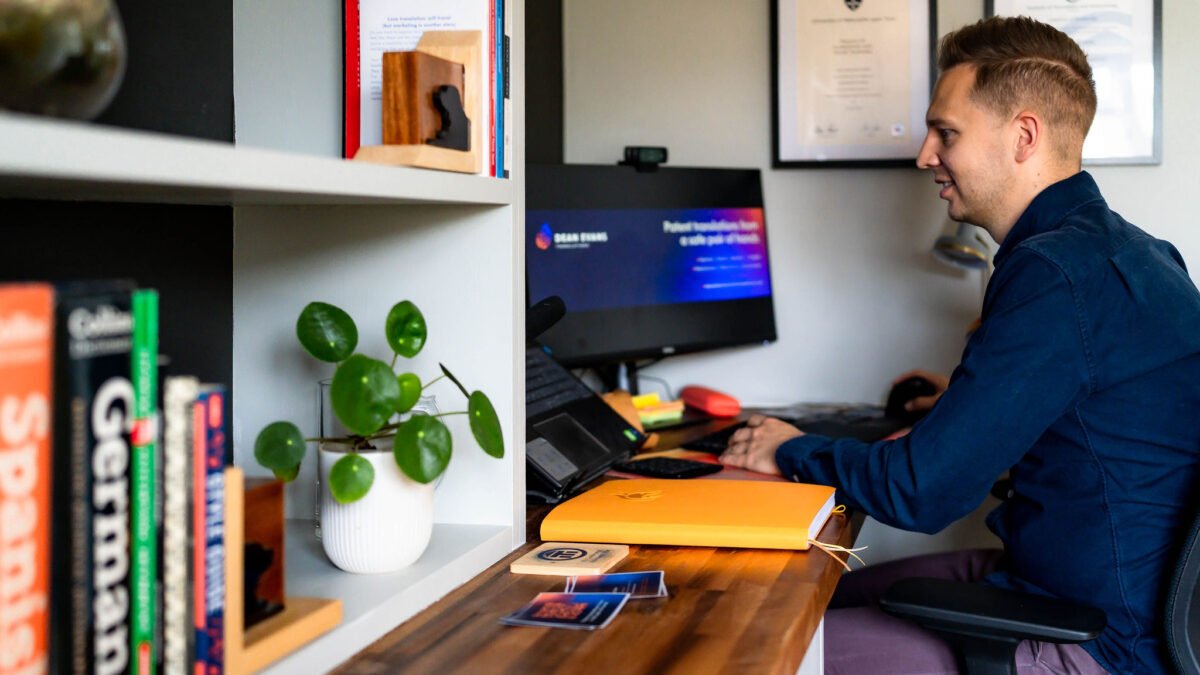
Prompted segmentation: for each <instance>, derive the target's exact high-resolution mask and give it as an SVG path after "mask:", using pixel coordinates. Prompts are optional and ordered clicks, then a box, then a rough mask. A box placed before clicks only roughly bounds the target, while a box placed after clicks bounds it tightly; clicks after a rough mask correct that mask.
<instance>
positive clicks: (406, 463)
mask: <svg viewBox="0 0 1200 675" xmlns="http://www.w3.org/2000/svg"><path fill="white" fill-rule="evenodd" d="M384 330H385V332H386V335H387V344H388V346H389V347H390V348H391V351H392V357H391V361H390V363H389V362H387V361H382V360H379V359H374V358H371V357H369V356H366V355H364V354H358V353H355V348H356V347H357V346H358V327H357V326H356V325H355V323H354V320H353V319H352V318H351V317H350V315H349V314H347V313H346V312H345V311H343V310H342V309H340V308H338V307H335V306H334V305H330V304H327V303H323V302H312V303H309V304H308V306H306V307H305V308H304V310H303V311H302V312H300V317H299V318H298V319H297V320H296V337H297V338H298V339H299V340H300V344H301V345H302V346H303V347H304V349H305V351H307V352H308V353H309V354H310V355H312V356H313V357H314V358H317V359H319V360H321V361H325V362H328V363H333V364H336V370H335V372H334V375H333V379H332V381H331V382H330V384H329V388H328V399H329V401H328V403H329V404H330V405H331V406H332V409H333V412H334V415H335V416H336V417H337V419H338V421H339V422H340V423H341V424H342V426H343V427H344V429H345V431H346V434H345V435H338V436H330V437H325V438H305V437H304V435H303V434H302V433H300V429H299V428H298V427H297V426H296V425H295V424H293V423H291V422H286V421H280V422H273V423H271V424H268V425H267V426H266V427H264V428H263V429H262V431H261V432H259V434H258V438H257V439H256V440H255V442H254V457H255V459H256V460H257V461H258V463H259V464H261V465H262V466H264V467H266V468H268V469H270V470H271V471H272V472H273V473H274V474H275V476H276V477H278V478H280V479H281V480H284V481H291V480H293V479H295V477H296V475H297V474H298V473H299V471H300V464H301V462H302V461H303V459H304V456H305V454H306V449H307V444H308V443H317V444H318V452H319V456H320V464H321V466H320V474H321V484H322V486H323V489H322V491H321V492H322V496H321V532H322V536H321V541H322V544H323V546H324V548H325V553H326V555H328V556H329V559H330V560H331V561H332V562H333V563H334V564H335V565H337V566H338V567H340V568H342V569H344V570H346V571H350V572H363V573H366V572H389V571H395V570H397V569H401V568H403V567H405V566H407V565H409V564H411V563H413V562H415V561H416V560H417V558H419V557H420V556H421V553H422V552H424V550H425V547H426V546H428V544H429V538H430V535H431V534H432V531H433V485H432V483H433V481H435V480H436V479H437V478H438V477H439V476H440V475H442V472H444V471H445V470H446V466H447V465H448V464H449V463H450V456H451V450H452V438H451V434H450V430H449V429H448V428H447V427H446V425H445V424H444V423H443V422H442V421H441V419H440V418H441V417H444V416H446V415H461V414H466V415H467V416H468V418H469V420H470V428H471V434H472V435H473V436H474V437H475V441H476V442H477V443H478V444H479V447H481V448H482V449H483V451H484V452H485V453H487V454H488V455H491V456H492V457H497V458H500V457H503V456H504V439H503V436H502V435H501V432H500V420H499V418H498V417H497V416H496V411H495V408H493V407H492V403H491V401H490V400H489V399H488V397H487V395H486V394H484V393H483V392H481V391H471V392H468V391H467V388H466V387H464V386H463V385H462V383H461V382H460V381H459V380H458V378H456V377H455V376H454V375H453V374H451V373H450V371H449V370H448V369H447V368H446V367H445V366H443V365H441V364H439V366H440V367H441V370H442V375H441V376H439V377H437V378H435V379H433V380H431V381H429V382H426V383H425V384H422V383H421V379H420V378H419V377H417V375H415V374H413V373H411V372H401V373H397V372H396V370H395V368H396V362H397V360H399V358H400V357H404V358H406V359H411V358H413V357H414V356H416V355H417V354H418V353H420V351H421V349H422V348H423V347H424V346H425V340H426V337H427V327H426V323H425V317H424V315H423V314H422V313H421V311H420V310H419V309H418V308H417V306H416V305H414V304H413V303H412V302H409V301H407V300H405V301H403V302H399V303H397V304H396V305H395V306H394V307H392V309H391V311H389V312H388V315H387V319H386V321H385V323H384ZM443 377H444V378H448V379H449V380H450V381H451V382H453V383H454V384H455V385H457V387H458V389H459V390H460V391H461V392H462V394H463V396H464V397H466V399H467V409H466V411H459V412H448V413H437V414H431V415H430V414H413V415H409V416H407V418H402V417H401V416H403V415H405V414H406V413H408V412H409V411H410V410H412V408H413V406H414V404H416V402H417V400H418V399H419V398H420V397H421V393H422V392H423V391H424V390H425V389H426V388H428V387H429V386H430V385H432V384H433V383H434V382H436V381H438V380H441V379H442V378H443Z"/></svg>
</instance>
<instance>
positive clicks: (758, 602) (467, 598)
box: [337, 507, 853, 675]
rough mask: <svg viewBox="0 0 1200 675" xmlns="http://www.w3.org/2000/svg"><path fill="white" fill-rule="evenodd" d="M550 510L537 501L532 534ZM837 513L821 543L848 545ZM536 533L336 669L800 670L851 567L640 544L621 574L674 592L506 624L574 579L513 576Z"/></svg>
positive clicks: (805, 557)
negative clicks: (613, 611) (652, 575)
mask: <svg viewBox="0 0 1200 675" xmlns="http://www.w3.org/2000/svg"><path fill="white" fill-rule="evenodd" d="M545 512H546V509H545V508H544V507H543V508H540V509H537V508H531V513H530V523H529V524H530V526H531V527H530V529H529V532H530V533H536V532H537V525H539V524H540V521H541V518H542V517H544V515H545ZM852 529H853V528H852V526H851V522H850V519H849V518H847V517H846V516H844V515H840V514H836V515H834V516H833V517H832V518H831V519H830V521H829V523H828V524H827V525H826V526H825V528H824V529H823V530H822V531H821V535H820V537H819V539H820V540H821V541H823V542H828V543H833V544H839V545H842V546H848V545H849V544H850V542H851V541H852V539H853V537H852ZM540 543H541V541H540V540H537V539H536V537H531V541H530V542H529V543H528V544H527V545H526V546H523V547H522V548H520V549H519V550H517V551H514V552H513V553H512V554H511V555H509V556H508V557H506V558H505V559H503V560H501V561H500V562H498V563H496V564H495V565H493V566H492V567H490V568H489V569H488V570H486V571H485V572H483V573H482V574H480V575H479V576H477V577H476V578H474V579H472V580H471V581H470V582H468V583H467V584H465V585H464V586H462V587H460V588H459V589H457V590H455V591H454V592H452V593H450V594H449V595H447V596H446V597H444V598H442V599H441V600H440V601H438V602H437V603H435V604H434V605H432V606H431V607H429V608H427V609H426V610H425V611H423V612H421V613H420V614H418V615H417V616H415V617H413V618H412V619H410V620H409V621H407V622H405V623H404V624H401V625H400V626H399V627H397V628H396V629H395V630H393V631H392V632H391V633H389V634H387V635H386V636H384V637H383V638H381V639H380V640H379V641H377V642H375V643H374V644H372V645H371V646H370V647H368V648H367V649H365V650H363V651H362V652H360V653H359V654H358V655H357V656H355V657H354V658H353V659H351V660H350V661H348V662H347V663H345V664H343V665H342V667H341V668H340V669H339V670H338V671H337V672H338V673H395V672H406V673H408V672H411V673H622V674H626V673H629V674H633V673H788V674H789V675H790V674H791V673H794V672H796V669H797V668H798V667H799V665H800V661H801V659H802V657H803V656H804V651H805V648H806V647H807V645H808V642H809V640H810V639H811V637H812V635H813V632H814V631H815V630H816V627H817V623H818V622H819V621H820V619H821V616H822V614H823V613H824V611H825V606H826V605H827V604H828V603H829V598H830V597H831V596H832V594H833V589H834V587H835V585H836V584H837V579H838V577H839V576H840V575H841V573H842V568H841V566H840V565H838V564H837V563H836V562H834V561H833V560H832V559H831V558H830V557H829V556H828V555H826V554H825V553H823V552H821V551H818V550H816V549H812V550H810V551H773V550H760V549H729V548H697V547H674V546H632V547H630V553H629V556H628V557H627V558H626V559H625V560H623V561H622V562H621V563H620V564H618V565H617V566H616V568H614V569H613V570H612V571H613V572H629V571H639V570H659V569H661V570H663V571H664V573H665V578H666V583H667V588H668V590H669V592H670V596H669V597H667V598H661V599H647V600H630V601H629V602H628V603H626V605H625V607H624V608H623V609H622V610H621V613H620V614H618V615H617V617H616V618H615V619H613V621H612V623H611V624H609V625H608V626H607V627H606V628H602V629H600V630H595V631H578V630H566V629H562V628H541V627H528V626H506V625H503V624H501V623H500V622H499V619H500V617H501V616H503V615H505V614H508V613H510V612H513V611H515V610H517V609H519V608H520V607H521V606H523V605H524V604H525V603H527V602H529V601H530V600H532V599H533V597H534V596H535V595H537V594H538V593H539V592H543V591H561V590H562V588H563V582H564V577H552V576H533V575H521V574H511V573H509V571H508V565H509V563H510V562H512V561H513V560H515V559H516V558H518V557H520V556H521V555H522V554H524V553H525V552H526V551H528V550H529V549H531V548H533V547H534V546H536V545H538V544H540Z"/></svg>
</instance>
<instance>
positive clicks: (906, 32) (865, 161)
mask: <svg viewBox="0 0 1200 675" xmlns="http://www.w3.org/2000/svg"><path fill="white" fill-rule="evenodd" d="M936 18H937V11H936V5H935V0H772V1H771V76H772V90H771V98H772V102H771V103H772V105H771V109H772V136H773V162H772V163H773V165H774V166H775V167H820V166H835V165H836V166H909V167H911V166H915V164H916V158H917V152H918V151H919V150H920V148H921V142H922V141H923V140H924V138H925V109H926V108H927V107H928V105H929V92H930V91H931V89H932V86H933V80H934V63H933V54H934V49H935V45H934V36H935V35H936V32H935V29H934V23H935V21H936Z"/></svg>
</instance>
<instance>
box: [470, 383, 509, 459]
mask: <svg viewBox="0 0 1200 675" xmlns="http://www.w3.org/2000/svg"><path fill="white" fill-rule="evenodd" d="M467 417H469V418H470V420H471V433H472V434H473V435H474V436H475V442H476V443H479V447H481V448H483V451H484V452H486V453H487V454H489V455H491V456H492V457H496V458H500V457H503V456H504V436H503V435H502V434H501V433H500V418H499V417H498V416H497V415H496V409H495V408H493V407H492V402H491V401H490V400H488V397H487V395H486V394H484V393H483V392H482V391H473V392H471V396H470V397H468V399H467Z"/></svg>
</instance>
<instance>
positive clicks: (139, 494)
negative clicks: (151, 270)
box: [129, 290, 158, 675]
mask: <svg viewBox="0 0 1200 675" xmlns="http://www.w3.org/2000/svg"><path fill="white" fill-rule="evenodd" d="M131 374H132V381H133V434H132V439H131V442H130V445H131V446H132V450H131V455H132V460H133V465H132V467H131V471H130V473H131V483H130V492H131V495H130V505H131V511H132V523H131V525H132V530H133V537H132V542H131V546H130V562H131V565H130V573H129V576H130V588H131V593H132V596H133V597H132V598H130V600H131V602H130V605H131V612H130V628H131V630H130V635H131V640H130V652H129V656H130V668H129V672H130V673H133V674H135V675H152V674H153V673H154V670H155V663H156V662H157V659H158V655H157V654H155V644H154V620H155V617H154V609H155V605H156V604H157V598H156V597H155V596H156V585H157V580H156V576H157V570H158V560H157V558H158V551H157V548H158V533H157V532H156V531H155V530H156V526H155V518H154V508H155V505H154V490H155V484H156V482H157V481H156V480H155V476H156V475H157V467H155V465H154V464H155V461H154V453H155V441H156V439H157V437H158V424H157V416H156V409H157V401H158V391H157V389H158V292H157V291H153V290H138V291H135V292H134V294H133V359H132V372H131Z"/></svg>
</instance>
